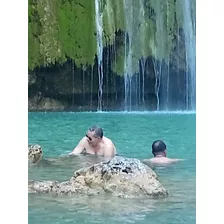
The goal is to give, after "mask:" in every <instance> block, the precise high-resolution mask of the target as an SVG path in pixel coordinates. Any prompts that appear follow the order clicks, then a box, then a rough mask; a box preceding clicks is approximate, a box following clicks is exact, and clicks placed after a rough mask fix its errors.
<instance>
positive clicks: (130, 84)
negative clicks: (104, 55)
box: [124, 0, 145, 111]
mask: <svg viewBox="0 0 224 224" xmlns="http://www.w3.org/2000/svg"><path fill="white" fill-rule="evenodd" d="M144 13H145V11H144V3H143V1H142V0H140V1H136V0H124V14H125V26H126V32H125V38H124V48H125V50H124V52H125V54H124V93H125V94H124V109H125V111H130V110H132V108H133V107H134V109H135V110H136V109H137V110H138V109H139V105H140V104H142V105H144V104H145V99H144V88H145V86H144V78H145V77H144V75H145V74H144V72H145V69H144V66H145V61H144V59H142V62H140V65H139V61H138V60H137V57H138V56H139V55H141V54H143V52H144V49H143V48H144V40H145V33H144V24H143V23H142V22H143V21H144ZM140 67H141V69H140ZM141 74H142V79H140V76H141ZM140 82H141V83H142V85H140ZM140 96H142V97H140Z"/></svg>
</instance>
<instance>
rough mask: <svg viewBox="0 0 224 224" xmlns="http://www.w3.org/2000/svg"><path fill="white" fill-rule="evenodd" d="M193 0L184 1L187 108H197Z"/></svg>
mask: <svg viewBox="0 0 224 224" xmlns="http://www.w3.org/2000/svg"><path fill="white" fill-rule="evenodd" d="M192 4H195V2H194V1H193V2H192V0H184V1H183V4H182V6H183V12H184V13H183V14H184V24H183V25H184V26H183V29H184V35H185V55H186V109H187V110H195V109H196V74H195V73H196V60H195V59H196V50H195V49H196V42H195V39H196V34H195V18H194V15H193V16H192Z"/></svg>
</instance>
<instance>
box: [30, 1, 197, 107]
mask: <svg viewBox="0 0 224 224" xmlns="http://www.w3.org/2000/svg"><path fill="white" fill-rule="evenodd" d="M96 2H98V5H99V10H98V13H97V12H96V9H95V8H96V5H95V3H96ZM49 18H50V19H49ZM101 20H102V21H101ZM99 22H100V23H101V24H100V26H97V25H96V24H98V23H99ZM28 38H29V54H28V56H29V60H28V61H29V67H28V71H29V77H28V78H29V110H30V111H36V110H78V111H83V110H96V109H97V105H98V99H99V92H100V94H102V97H101V98H102V102H101V103H102V107H103V109H104V110H113V109H114V110H120V109H121V110H123V109H125V105H124V104H125V103H126V104H129V102H130V105H131V106H132V109H133V110H135V109H137V110H138V109H141V108H142V109H147V110H154V109H158V104H160V105H159V106H160V108H161V109H164V108H167V107H169V106H170V107H172V108H168V109H186V108H187V107H191V106H192V105H191V104H192V102H191V101H193V100H194V97H195V96H194V95H193V96H192V97H191V96H190V95H189V93H191V92H194V90H195V86H194V85H195V83H194V76H195V72H194V70H195V64H194V61H195V49H194V48H195V43H194V40H195V0H192V1H190V0H186V1H184V2H183V1H182V0H167V1H164V0H139V1H136V0H128V1H127V0H114V1H111V0H85V1H83V0H76V1H69V0H63V1H62V0H57V1H56V0H53V1H52V0H51V1H50V0H40V1H36V0H35V1H31V0H29V35H28ZM99 48H100V49H99ZM187 49H193V50H187ZM99 52H100V53H99ZM99 66H101V68H102V69H101V70H100V69H99ZM101 87H102V89H101ZM36 98H38V100H37V99H36ZM191 98H192V99H191ZM166 104H167V105H166ZM156 107H157V108H156ZM126 109H127V108H126Z"/></svg>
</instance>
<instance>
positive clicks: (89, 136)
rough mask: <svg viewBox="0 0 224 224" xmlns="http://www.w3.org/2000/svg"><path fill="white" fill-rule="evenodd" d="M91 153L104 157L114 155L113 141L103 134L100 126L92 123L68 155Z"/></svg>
mask: <svg viewBox="0 0 224 224" xmlns="http://www.w3.org/2000/svg"><path fill="white" fill-rule="evenodd" d="M77 154H93V155H99V156H104V157H110V158H112V157H114V156H115V155H116V148H115V146H114V144H113V142H112V141H111V140H110V139H109V138H107V137H105V136H103V130H102V128H100V127H98V126H96V125H94V126H92V127H90V128H89V129H88V131H87V133H86V135H85V137H83V138H82V139H81V140H80V141H79V143H78V145H77V146H76V147H75V149H74V150H73V151H72V152H71V153H70V154H69V155H77Z"/></svg>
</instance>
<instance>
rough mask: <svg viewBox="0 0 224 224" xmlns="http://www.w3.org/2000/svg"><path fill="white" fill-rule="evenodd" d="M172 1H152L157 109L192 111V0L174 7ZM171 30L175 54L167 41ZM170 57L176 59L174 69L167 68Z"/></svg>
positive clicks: (193, 42)
mask: <svg viewBox="0 0 224 224" xmlns="http://www.w3.org/2000/svg"><path fill="white" fill-rule="evenodd" d="M171 2H172V1H167V2H166V3H164V1H163V0H156V1H152V4H153V8H154V10H155V14H156V17H155V24H156V33H155V39H156V40H155V44H154V48H153V54H154V55H155V57H154V58H153V59H152V64H153V68H154V74H155V85H154V91H155V96H156V101H157V104H156V110H181V109H182V110H183V109H184V110H195V105H196V103H195V101H196V74H195V73H196V70H195V67H196V65H195V58H196V55H195V14H194V12H193V9H194V7H195V6H194V5H193V4H195V1H194V0H183V1H182V0H177V1H176V2H175V5H170V3H171ZM175 19H176V21H177V24H176V26H177V27H176V28H174V27H175ZM171 29H172V32H173V33H174V34H175V36H176V38H177V40H176V50H175V51H174V46H171V45H172V44H174V43H173V42H172V43H171V42H170V41H171V40H170V39H169V38H170V37H169V32H170V30H171ZM172 41H173V40H172ZM183 45H184V46H183ZM172 54H173V55H174V57H177V60H176V67H175V68H173V67H172V66H170V64H171V63H175V62H174V61H172V60H171V58H170V57H173V56H172ZM183 66H185V67H183Z"/></svg>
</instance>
